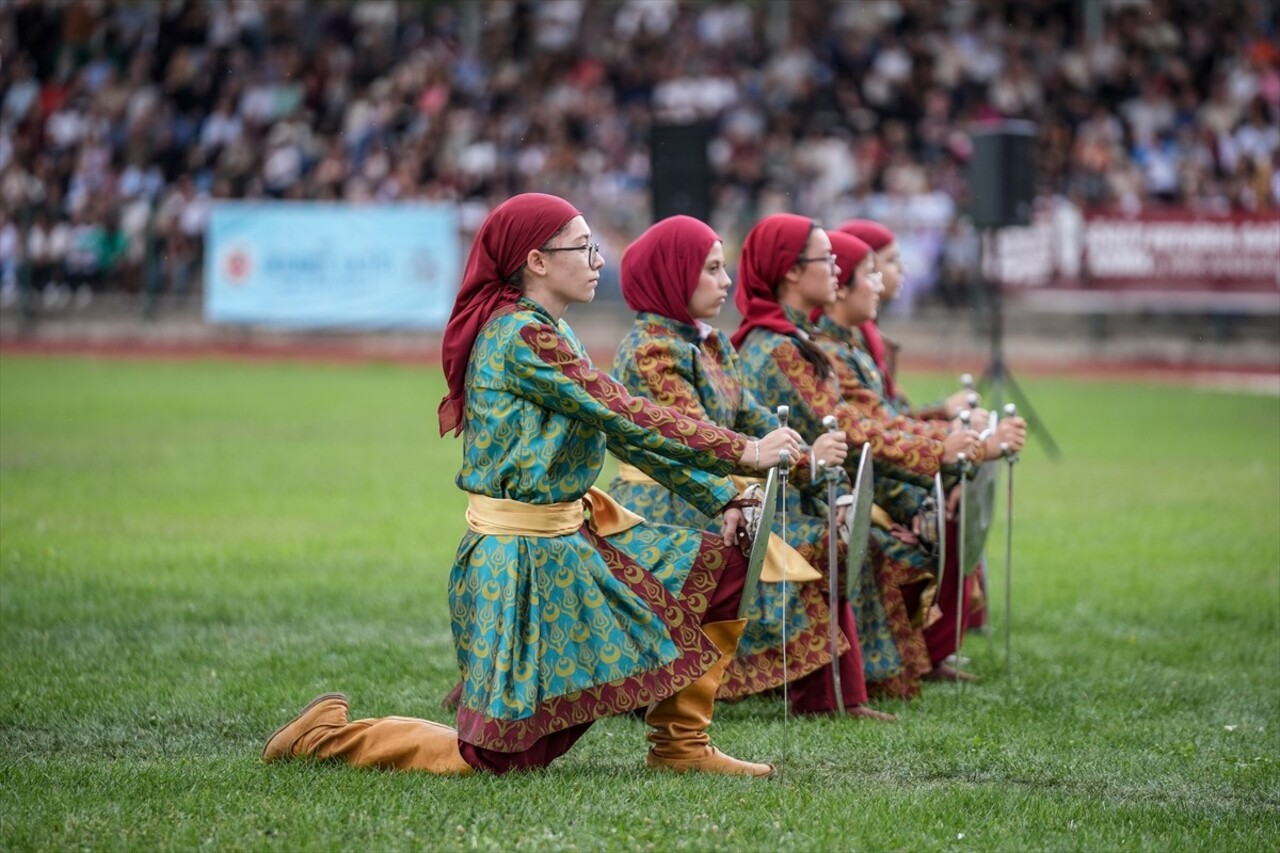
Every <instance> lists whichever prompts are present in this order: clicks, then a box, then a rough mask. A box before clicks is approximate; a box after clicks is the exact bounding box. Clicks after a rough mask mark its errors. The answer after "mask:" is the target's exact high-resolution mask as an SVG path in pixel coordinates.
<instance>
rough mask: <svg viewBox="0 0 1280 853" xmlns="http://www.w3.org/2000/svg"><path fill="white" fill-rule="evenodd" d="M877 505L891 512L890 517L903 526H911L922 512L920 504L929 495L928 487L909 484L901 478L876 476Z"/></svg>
mask: <svg viewBox="0 0 1280 853" xmlns="http://www.w3.org/2000/svg"><path fill="white" fill-rule="evenodd" d="M875 495H876V505H877V506H879V507H880V508H881V509H883V510H884V511H885V512H887V513H889V517H890V518H892V519H893V520H894V521H896V522H897V523H898V524H901V525H902V526H903V527H910V526H911V519H912V518H914V517H915V516H916V515H917V514H918V513H919V512H920V506H921V504H923V503H924V499H925V498H926V497H928V495H929V491H928V490H927V489H920V488H916V487H914V486H910V485H907V484H906V483H904V482H902V481H901V480H891V479H889V478H888V477H876V481H875Z"/></svg>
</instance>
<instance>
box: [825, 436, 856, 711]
mask: <svg viewBox="0 0 1280 853" xmlns="http://www.w3.org/2000/svg"><path fill="white" fill-rule="evenodd" d="M822 425H823V426H824V427H826V429H827V432H840V426H839V422H838V421H837V420H836V417H835V415H827V416H826V417H825V418H823V419H822ZM818 467H820V468H822V469H823V470H824V471H825V474H826V477H827V608H828V609H829V610H830V611H831V613H830V616H831V623H830V626H829V629H830V630H829V631H828V637H827V639H828V641H829V642H830V644H831V683H832V686H833V687H834V688H835V693H836V709H837V710H838V711H839V713H840V716H841V717H843V716H844V690H843V689H842V687H841V684H840V624H839V623H840V618H839V613H840V582H839V580H838V576H839V574H840V572H839V565H840V561H839V558H838V556H837V551H838V550H839V549H838V547H837V543H838V542H839V541H840V539H839V531H838V530H837V529H836V528H837V527H838V525H837V524H836V514H837V511H838V510H837V508H836V497H837V495H836V488H837V486H838V483H839V480H840V473H841V472H842V471H843V470H844V469H843V468H841V467H840V466H839V465H836V466H834V467H831V468H828V467H827V462H826V460H825V459H819V460H818ZM851 544H852V543H851Z"/></svg>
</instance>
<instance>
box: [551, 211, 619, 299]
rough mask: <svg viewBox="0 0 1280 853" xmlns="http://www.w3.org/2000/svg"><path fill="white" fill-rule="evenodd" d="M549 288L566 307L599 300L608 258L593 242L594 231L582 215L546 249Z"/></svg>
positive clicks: (573, 220)
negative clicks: (601, 274)
mask: <svg viewBox="0 0 1280 853" xmlns="http://www.w3.org/2000/svg"><path fill="white" fill-rule="evenodd" d="M543 258H545V259H546V260H545V266H544V269H545V270H546V287H547V288H548V289H549V290H551V291H552V292H554V293H555V295H557V296H559V297H560V298H561V299H562V300H563V301H564V303H565V304H573V303H585V302H590V301H591V300H592V299H595V296H596V286H597V285H598V284H599V282H600V269H601V268H602V267H603V266H604V257H603V256H602V255H601V254H600V249H599V245H598V244H597V243H594V242H593V241H592V239H591V229H590V228H589V227H588V226H587V221H586V220H585V219H583V218H582V217H581V216H575V217H574V218H573V219H570V220H569V224H568V225H566V226H565V227H564V229H563V230H562V231H561V232H560V233H559V234H557V235H556V236H555V237H553V238H552V239H551V241H550V243H549V245H547V246H546V247H545V251H544V253H543Z"/></svg>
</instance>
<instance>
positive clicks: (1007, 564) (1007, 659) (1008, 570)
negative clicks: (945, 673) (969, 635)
mask: <svg viewBox="0 0 1280 853" xmlns="http://www.w3.org/2000/svg"><path fill="white" fill-rule="evenodd" d="M1017 414H1018V407H1017V406H1015V405H1014V404H1013V403H1010V404H1009V405H1007V406H1005V407H1004V415H1005V417H1006V418H1012V417H1014V416H1016V415H1017ZM1000 452H1001V453H1002V454H1003V455H1004V459H1005V462H1006V463H1007V464H1008V474H1009V478H1008V484H1009V489H1008V503H1007V505H1006V515H1005V527H1004V671H1005V676H1006V677H1008V676H1010V675H1012V674H1013V658H1012V657H1011V656H1010V652H1009V648H1010V643H1009V637H1010V634H1011V631H1012V625H1013V466H1014V465H1015V464H1016V463H1017V461H1018V454H1016V453H1010V452H1009V445H1008V444H1006V443H1004V442H1001V443H1000Z"/></svg>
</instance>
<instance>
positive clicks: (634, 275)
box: [620, 216, 720, 326]
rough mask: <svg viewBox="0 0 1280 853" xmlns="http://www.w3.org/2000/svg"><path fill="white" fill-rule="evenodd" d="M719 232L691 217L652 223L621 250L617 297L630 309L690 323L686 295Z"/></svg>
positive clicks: (694, 282) (691, 319)
mask: <svg viewBox="0 0 1280 853" xmlns="http://www.w3.org/2000/svg"><path fill="white" fill-rule="evenodd" d="M718 242H720V235H718V234H716V232H715V231H714V230H713V229H712V228H711V226H710V225H707V224H706V223H705V222H703V221H701V220H699V219H694V218H693V217H692V216H670V217H667V218H666V219H664V220H662V221H661V222H658V223H655V224H654V225H653V226H652V227H650V228H649V230H648V231H645V232H644V233H643V234H641V235H640V236H639V237H637V238H636V241H635V242H634V243H632V244H631V245H630V246H628V247H627V250H626V251H625V252H623V253H622V271H621V273H620V275H621V277H622V298H623V299H625V300H627V305H628V306H630V308H631V310H632V311H648V312H650V313H653V314H661V315H662V316H663V317H670V318H671V319H672V320H676V321H679V322H681V323H687V324H688V325H690V326H692V325H695V324H694V319H693V316H692V315H691V314H690V313H689V297H690V296H692V295H693V291H694V289H695V288H697V286H698V279H699V278H700V277H701V275H702V268H703V265H704V264H705V263H706V260H707V253H708V252H710V251H711V247H712V246H714V245H715V244H716V243H718Z"/></svg>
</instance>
